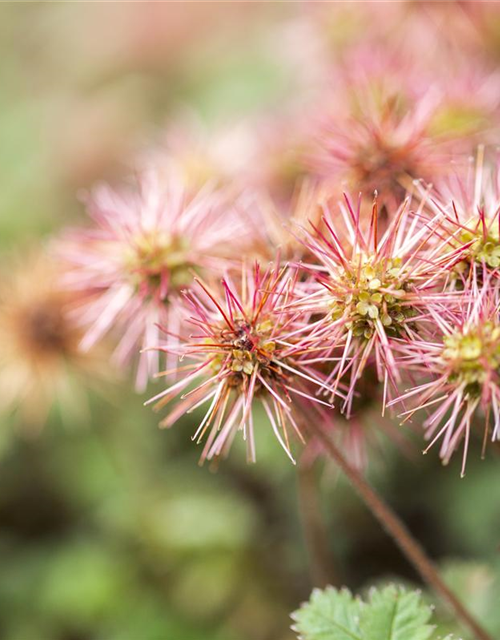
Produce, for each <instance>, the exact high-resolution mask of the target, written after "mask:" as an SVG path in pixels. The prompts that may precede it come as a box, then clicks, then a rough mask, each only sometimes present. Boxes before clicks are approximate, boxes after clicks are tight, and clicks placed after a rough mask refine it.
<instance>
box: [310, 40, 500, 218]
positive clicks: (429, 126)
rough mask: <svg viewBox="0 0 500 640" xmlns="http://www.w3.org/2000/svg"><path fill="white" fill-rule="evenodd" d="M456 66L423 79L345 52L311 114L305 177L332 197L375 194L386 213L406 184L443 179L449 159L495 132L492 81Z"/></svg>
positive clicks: (373, 56) (414, 70)
mask: <svg viewBox="0 0 500 640" xmlns="http://www.w3.org/2000/svg"><path fill="white" fill-rule="evenodd" d="M456 66H457V69H456V70H455V73H453V74H450V72H449V70H448V72H447V73H442V74H439V73H433V74H431V73H429V70H428V69H425V68H422V67H421V66H418V65H417V64H415V62H414V61H413V60H411V59H410V58H408V57H401V56H397V55H396V54H395V53H394V52H393V53H390V52H387V51H385V50H380V49H375V50H374V49H372V48H366V47H364V48H359V49H356V50H355V51H354V52H351V54H350V55H349V56H348V57H347V59H346V60H345V61H343V64H341V65H340V66H338V67H336V68H335V70H334V71H333V77H332V90H331V91H330V92H329V93H328V92H327V93H326V95H325V99H324V101H323V106H322V107H321V110H319V112H318V113H319V115H318V117H317V122H316V125H315V126H316V127H317V130H316V133H314V132H312V133H311V135H315V136H316V138H317V143H316V149H317V150H316V152H314V153H313V154H312V155H311V157H310V165H311V170H312V171H313V172H316V173H317V174H318V175H320V176H322V177H323V178H324V179H325V180H326V181H327V182H328V183H329V184H331V186H332V190H333V191H334V192H335V191H337V192H338V189H339V187H340V188H345V189H349V190H351V189H354V190H356V191H361V192H363V193H365V194H366V195H367V196H371V195H372V194H373V192H374V191H378V193H379V199H380V203H381V205H382V204H384V203H385V202H386V201H387V202H388V205H389V207H394V205H395V203H397V202H398V200H401V199H402V198H403V197H404V195H405V192H407V191H412V190H413V180H414V179H416V178H422V179H424V180H426V181H436V180H437V179H439V177H440V176H443V175H446V174H447V172H448V170H449V163H450V159H451V158H452V157H453V154H456V153H464V152H470V151H471V150H472V149H473V147H474V145H475V144H476V143H477V140H478V135H479V134H485V133H488V135H489V138H490V139H494V135H495V130H498V129H494V128H495V127H498V106H499V104H500V90H499V88H498V87H499V86H500V85H499V82H498V76H497V75H492V74H487V73H483V72H482V71H481V70H480V69H479V70H478V67H477V66H475V67H471V66H470V65H469V66H463V65H462V66H459V65H456ZM496 135H497V134H496ZM492 136H493V138H492Z"/></svg>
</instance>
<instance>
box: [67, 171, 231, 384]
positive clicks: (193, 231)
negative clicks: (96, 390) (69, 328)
mask: <svg viewBox="0 0 500 640" xmlns="http://www.w3.org/2000/svg"><path fill="white" fill-rule="evenodd" d="M87 205H88V211H89V215H90V216H91V218H92V220H93V223H94V224H93V226H91V227H89V228H83V229H78V230H75V231H73V232H72V233H69V234H67V235H66V237H65V238H64V239H63V240H62V241H61V243H60V248H59V253H60V254H61V255H62V257H63V258H64V259H65V260H66V263H67V265H68V266H67V273H66V275H65V284H66V286H68V288H70V289H72V290H78V291H81V292H86V293H88V294H90V295H89V296H87V297H86V298H85V299H84V301H83V303H82V304H81V305H80V306H79V307H78V309H77V310H76V314H77V315H78V317H79V318H80V321H81V323H82V325H84V326H86V327H87V330H86V333H85V336H84V338H83V340H82V348H83V349H84V350H86V349H89V348H91V347H92V346H93V345H94V344H95V343H96V342H98V341H99V340H100V339H101V338H102V337H103V336H104V335H105V334H107V333H108V332H113V333H114V335H115V336H118V340H117V347H116V352H115V356H116V358H117V361H118V362H119V363H120V364H122V365H124V364H127V363H128V362H129V361H130V360H131V359H132V358H133V357H134V356H135V354H136V353H137V352H138V351H139V349H140V348H144V347H147V346H153V345H155V344H157V343H158V336H159V334H158V331H159V330H158V325H159V324H161V325H163V326H165V327H167V328H168V330H169V331H171V332H172V333H179V332H180V330H181V322H182V320H181V319H182V314H181V305H180V304H179V292H180V290H181V289H183V288H184V287H185V286H186V285H187V284H188V283H189V282H190V281H191V278H192V272H193V271H197V272H205V271H210V270H213V271H214V272H217V271H218V270H219V269H222V266H223V265H224V266H225V263H224V261H223V260H222V257H223V256H224V251H225V250H226V251H227V250H228V246H229V242H230V241H231V240H232V239H234V236H235V234H238V229H239V224H238V222H237V220H236V217H235V215H233V214H232V213H231V211H230V210H228V207H227V206H226V205H225V203H224V200H223V199H222V198H221V196H220V194H218V193H217V192H214V191H212V190H211V189H210V188H208V187H207V188H205V189H203V190H202V191H200V192H199V193H198V194H197V196H195V197H191V196H190V194H188V192H187V190H186V189H185V188H184V185H183V182H182V180H181V179H180V177H179V176H178V175H176V174H174V173H169V174H168V175H166V176H165V175H162V176H160V175H159V174H158V173H157V172H154V171H149V172H145V173H143V174H141V175H140V178H139V185H138V189H129V190H122V191H120V192H117V191H113V190H112V189H110V188H109V187H107V186H102V187H100V188H98V189H96V190H95V191H94V192H93V193H92V194H91V196H89V197H88V198H87ZM158 370H159V361H158V354H157V353H153V352H150V351H148V352H144V353H143V354H142V355H141V357H140V360H139V364H138V368H137V388H138V389H139V390H142V389H144V387H145V386H146V383H147V380H148V378H149V376H151V375H153V374H155V373H157V372H158Z"/></svg>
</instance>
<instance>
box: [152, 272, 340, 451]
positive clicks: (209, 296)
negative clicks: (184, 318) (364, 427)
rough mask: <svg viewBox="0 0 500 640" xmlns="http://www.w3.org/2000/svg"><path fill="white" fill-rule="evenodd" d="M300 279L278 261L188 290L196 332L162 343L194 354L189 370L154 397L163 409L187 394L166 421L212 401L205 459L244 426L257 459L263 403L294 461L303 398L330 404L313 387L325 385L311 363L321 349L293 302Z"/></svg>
mask: <svg viewBox="0 0 500 640" xmlns="http://www.w3.org/2000/svg"><path fill="white" fill-rule="evenodd" d="M297 280H298V271H297V269H293V268H289V267H287V266H284V267H280V266H279V265H276V266H274V267H272V266H270V267H268V269H266V270H265V271H261V269H260V267H259V266H258V264H256V265H255V266H254V267H253V268H245V267H243V270H242V274H241V280H240V281H238V282H237V283H236V282H234V281H233V279H232V278H231V277H229V276H228V277H226V278H224V279H223V280H222V284H221V286H220V287H218V288H217V289H216V290H213V289H211V288H210V287H209V286H208V285H207V284H205V283H204V282H203V281H202V280H201V279H196V284H195V286H194V287H193V288H192V289H191V290H189V291H188V292H186V293H185V298H186V301H187V304H188V306H189V307H190V309H191V316H190V319H189V324H190V325H191V327H192V333H191V334H190V335H189V336H188V337H186V338H185V339H184V340H182V341H180V342H178V341H177V340H176V339H175V340H174V342H173V344H170V343H167V344H166V345H164V346H160V347H159V350H160V351H165V352H167V353H172V354H174V355H176V356H179V357H180V358H181V359H182V361H186V362H188V364H185V365H183V367H182V370H183V372H184V374H185V375H184V377H183V378H182V379H181V380H179V381H177V382H175V383H174V384H173V385H172V386H170V387H169V388H167V389H166V390H164V391H162V392H161V393H159V394H157V395H156V396H155V397H153V398H151V399H150V400H149V401H148V404H149V403H156V408H157V409H160V408H162V407H164V406H165V405H167V404H169V403H170V402H171V400H173V399H174V398H175V397H178V396H180V401H179V403H178V404H177V406H175V407H174V408H173V409H171V411H170V413H169V414H168V415H167V417H166V418H165V419H164V420H163V422H162V423H161V424H162V426H165V427H169V426H171V425H172V424H174V423H175V422H176V421H177V420H178V419H179V418H180V417H181V416H182V415H183V414H184V413H189V412H190V411H192V410H193V409H195V408H196V407H199V406H200V405H204V404H208V409H207V411H206V413H205V416H204V418H203V420H202V421H201V423H200V425H199V426H198V429H197V431H196V433H195V434H194V436H193V439H194V440H197V441H198V442H200V441H202V440H203V439H205V445H204V448H203V452H202V456H201V457H202V460H205V459H212V458H216V457H218V456H220V455H223V454H225V453H227V451H228V449H229V447H230V446H231V443H232V441H233V439H234V437H235V434H236V433H237V432H238V431H241V432H242V434H243V438H244V439H245V441H246V443H247V452H248V458H249V460H252V461H253V460H255V449H256V446H255V433H254V422H253V409H254V405H255V403H260V404H261V405H262V406H263V407H264V410H265V413H266V415H267V418H268V420H269V425H270V427H271V428H272V430H273V432H274V434H275V436H276V438H277V439H278V441H279V443H280V444H281V446H282V447H283V449H284V450H285V451H286V453H287V455H288V456H289V457H290V458H291V459H292V461H293V455H292V452H291V444H290V440H291V436H292V435H293V434H295V435H296V436H298V437H299V439H302V434H301V431H300V426H299V424H298V422H297V419H296V415H295V411H296V406H295V405H296V403H297V402H299V403H300V402H302V403H306V404H308V405H309V404H314V403H320V404H328V403H325V402H323V401H322V400H319V399H317V398H316V397H315V396H314V395H313V392H314V388H326V385H325V383H324V381H323V377H322V375H321V373H319V372H318V371H317V370H315V369H314V367H313V365H312V364H311V363H314V361H315V359H316V355H317V351H318V349H317V346H315V345H311V343H310V342H308V341H307V340H306V337H305V336H306V335H307V333H308V331H309V322H308V320H309V317H308V313H307V312H306V313H304V312H303V311H301V310H300V311H298V310H292V311H291V310H290V304H289V303H290V302H291V301H292V300H294V298H295V296H296V295H297V291H296V286H297ZM168 373H169V372H165V374H166V375H168ZM191 385H194V388H191V389H190V386H191ZM311 387H312V389H313V391H311ZM294 399H295V403H294Z"/></svg>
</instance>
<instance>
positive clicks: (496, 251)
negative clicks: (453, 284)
mask: <svg viewBox="0 0 500 640" xmlns="http://www.w3.org/2000/svg"><path fill="white" fill-rule="evenodd" d="M460 242H461V243H462V244H468V243H469V242H472V244H471V245H470V247H469V248H468V249H467V253H466V259H465V260H463V261H462V262H460V263H459V264H458V269H459V270H460V271H465V270H466V269H467V268H468V267H469V264H470V262H476V263H478V264H481V265H482V264H483V263H485V264H486V265H487V266H488V267H490V268H491V269H496V268H497V267H499V266H500V238H499V235H498V226H497V225H491V228H490V229H488V232H487V233H486V234H484V232H483V228H482V225H479V226H477V228H474V229H467V230H464V231H463V232H462V233H461V234H460Z"/></svg>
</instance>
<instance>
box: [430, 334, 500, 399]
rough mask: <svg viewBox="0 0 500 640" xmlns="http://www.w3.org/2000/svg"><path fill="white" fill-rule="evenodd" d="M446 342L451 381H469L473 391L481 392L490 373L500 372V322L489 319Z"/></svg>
mask: <svg viewBox="0 0 500 640" xmlns="http://www.w3.org/2000/svg"><path fill="white" fill-rule="evenodd" d="M443 342H444V347H443V351H442V353H441V360H442V362H443V364H445V365H446V366H447V367H449V369H450V376H449V381H450V382H453V383H457V384H465V385H466V392H467V393H469V394H470V395H480V393H481V390H482V385H483V384H484V382H485V381H486V379H487V377H488V376H489V375H491V373H492V372H495V373H497V374H498V373H500V325H497V324H496V323H493V322H487V323H485V324H483V325H481V326H479V327H474V328H471V329H469V330H468V331H467V332H465V333H462V332H456V333H453V334H451V335H450V336H446V337H445V338H444V341H443Z"/></svg>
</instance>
